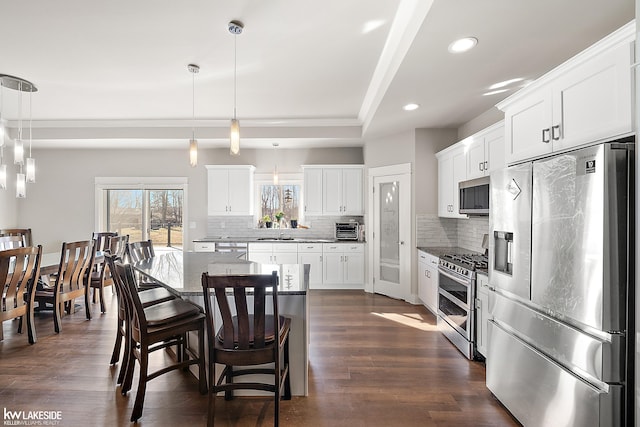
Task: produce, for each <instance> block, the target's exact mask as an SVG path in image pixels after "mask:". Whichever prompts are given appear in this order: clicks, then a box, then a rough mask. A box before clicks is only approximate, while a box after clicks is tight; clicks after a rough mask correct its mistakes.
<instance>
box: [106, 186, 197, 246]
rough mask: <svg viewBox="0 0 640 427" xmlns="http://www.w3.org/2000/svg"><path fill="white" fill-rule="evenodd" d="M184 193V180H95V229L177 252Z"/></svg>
mask: <svg viewBox="0 0 640 427" xmlns="http://www.w3.org/2000/svg"><path fill="white" fill-rule="evenodd" d="M186 190H187V184H186V179H184V178H164V177H162V178H96V203H97V209H96V214H97V216H96V230H108V231H117V232H118V234H128V235H129V240H130V241H131V242H136V241H140V240H148V239H151V240H153V243H154V247H157V249H160V248H178V249H181V248H182V246H183V240H184V236H183V226H184V221H185V218H186V215H185V212H184V208H185V206H186V204H185V198H186Z"/></svg>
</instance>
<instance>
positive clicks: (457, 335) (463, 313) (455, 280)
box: [438, 254, 487, 359]
mask: <svg viewBox="0 0 640 427" xmlns="http://www.w3.org/2000/svg"><path fill="white" fill-rule="evenodd" d="M478 270H481V271H485V272H486V271H487V257H486V256H485V255H479V254H447V255H443V256H441V257H440V261H439V265H438V280H439V289H438V330H439V331H441V332H442V333H443V334H444V335H445V336H446V337H447V338H448V339H449V341H451V342H452V343H453V344H454V345H455V346H456V347H458V349H459V350H460V351H461V352H462V354H464V355H465V356H466V357H467V358H468V359H473V358H474V357H475V343H474V342H475V328H476V326H475V318H476V316H475V298H476V271H478Z"/></svg>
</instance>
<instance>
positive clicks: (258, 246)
mask: <svg viewBox="0 0 640 427" xmlns="http://www.w3.org/2000/svg"><path fill="white" fill-rule="evenodd" d="M272 251H273V244H271V243H249V252H272Z"/></svg>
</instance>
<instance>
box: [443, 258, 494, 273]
mask: <svg viewBox="0 0 640 427" xmlns="http://www.w3.org/2000/svg"><path fill="white" fill-rule="evenodd" d="M439 264H440V266H441V267H443V268H445V269H447V270H450V271H455V272H457V273H458V274H462V275H465V276H468V275H472V274H473V273H472V272H473V271H476V270H484V271H486V270H487V268H488V267H489V262H488V258H487V256H486V255H480V254H446V255H443V256H441V257H440V262H439Z"/></svg>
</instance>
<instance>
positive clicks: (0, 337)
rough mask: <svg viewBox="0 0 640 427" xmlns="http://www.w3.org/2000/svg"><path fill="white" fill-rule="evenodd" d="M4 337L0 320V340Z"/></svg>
mask: <svg viewBox="0 0 640 427" xmlns="http://www.w3.org/2000/svg"><path fill="white" fill-rule="evenodd" d="M3 339H4V332H3V331H2V322H1V321H0V341H2V340H3Z"/></svg>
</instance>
